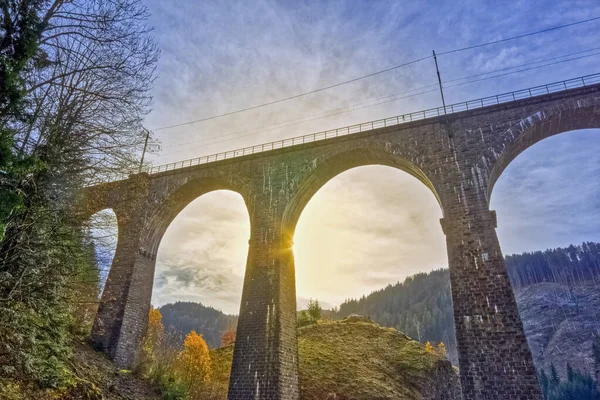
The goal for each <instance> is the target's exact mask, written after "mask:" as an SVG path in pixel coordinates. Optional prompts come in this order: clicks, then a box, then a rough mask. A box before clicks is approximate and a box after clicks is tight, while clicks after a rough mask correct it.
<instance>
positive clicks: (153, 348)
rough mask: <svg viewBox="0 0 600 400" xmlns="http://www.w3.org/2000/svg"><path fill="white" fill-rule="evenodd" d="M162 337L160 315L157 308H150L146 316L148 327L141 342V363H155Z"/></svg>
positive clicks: (162, 328)
mask: <svg viewBox="0 0 600 400" xmlns="http://www.w3.org/2000/svg"><path fill="white" fill-rule="evenodd" d="M163 335H164V327H163V324H162V314H161V313H160V310H159V309H158V308H154V307H151V308H150V313H149V315H148V327H147V328H146V334H145V335H144V339H143V341H142V348H141V363H142V364H150V365H151V364H152V363H154V362H155V361H156V356H157V352H158V349H159V347H160V345H161V342H162V339H163Z"/></svg>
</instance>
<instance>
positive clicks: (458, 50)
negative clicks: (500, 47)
mask: <svg viewBox="0 0 600 400" xmlns="http://www.w3.org/2000/svg"><path fill="white" fill-rule="evenodd" d="M599 19H600V17H594V18H588V19H584V20H583V21H577V22H572V23H570V24H565V25H558V26H554V27H552V28H546V29H542V30H539V31H535V32H530V33H525V34H522V35H517V36H512V37H509V38H505V39H498V40H493V41H491V42H486V43H480V44H476V45H473V46H467V47H462V48H459V49H454V50H448V51H443V52H441V53H437V55H438V56H444V55H447V54H453V53H458V52H460V51H465V50H472V49H477V48H479V47H484V46H490V45H492V44H498V43H504V42H508V41H509V40H515V39H521V38H524V37H528V36H533V35H539V34H540V33H547V32H551V31H555V30H558V29H563V28H567V27H569V26H574V25H579V24H585V23H586V22H592V21H596V20H599Z"/></svg>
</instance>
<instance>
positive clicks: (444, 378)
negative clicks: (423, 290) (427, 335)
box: [211, 317, 460, 400]
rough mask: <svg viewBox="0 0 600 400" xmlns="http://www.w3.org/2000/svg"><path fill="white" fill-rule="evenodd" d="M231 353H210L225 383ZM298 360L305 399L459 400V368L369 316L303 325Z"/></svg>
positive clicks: (219, 378)
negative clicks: (369, 318)
mask: <svg viewBox="0 0 600 400" xmlns="http://www.w3.org/2000/svg"><path fill="white" fill-rule="evenodd" d="M232 357H233V346H228V347H223V348H220V349H216V350H213V351H212V352H211V359H213V360H214V364H216V365H218V366H219V368H218V370H215V371H213V379H214V380H215V381H217V382H221V383H222V386H223V387H226V384H227V383H228V382H229V372H230V369H231V359H232ZM298 363H299V372H300V373H299V375H300V382H299V383H300V398H301V399H302V400H323V399H355V400H371V399H398V400H442V399H443V400H454V399H460V388H459V380H458V375H457V371H456V370H455V369H454V368H453V367H452V365H451V364H450V362H449V361H448V360H447V359H446V358H445V357H443V356H442V355H440V354H439V353H437V352H436V351H435V350H434V351H427V350H426V349H425V346H424V345H423V344H422V343H419V342H417V341H414V340H411V339H410V338H409V337H407V336H406V335H404V334H403V333H401V332H398V331H396V330H395V329H390V328H384V327H382V326H380V325H377V324H376V323H374V322H372V321H370V320H368V319H367V318H364V317H349V318H347V319H345V320H342V321H321V322H319V323H317V324H313V325H309V326H306V327H303V328H300V329H299V330H298ZM221 398H222V399H225V393H224V391H223V393H222V394H221V396H220V397H216V399H221Z"/></svg>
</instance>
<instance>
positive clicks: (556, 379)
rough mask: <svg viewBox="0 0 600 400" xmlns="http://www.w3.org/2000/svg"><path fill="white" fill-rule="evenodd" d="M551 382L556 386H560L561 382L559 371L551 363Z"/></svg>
mask: <svg viewBox="0 0 600 400" xmlns="http://www.w3.org/2000/svg"><path fill="white" fill-rule="evenodd" d="M550 383H551V384H552V385H554V386H558V384H559V383H560V376H558V372H557V371H556V368H555V367H554V364H551V365H550Z"/></svg>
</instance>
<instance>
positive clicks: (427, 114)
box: [111, 73, 600, 181]
mask: <svg viewBox="0 0 600 400" xmlns="http://www.w3.org/2000/svg"><path fill="white" fill-rule="evenodd" d="M596 83H600V73H597V74H592V75H586V76H582V77H579V78H573V79H568V80H565V81H560V82H554V83H549V84H547V85H540V86H535V87H531V88H527V89H522V90H517V91H515V92H508V93H503V94H498V95H495V96H489V97H483V98H480V99H477V100H470V101H466V102H462V103H456V104H451V105H447V106H446V107H445V108H444V107H436V108H430V109H427V110H422V111H416V112H412V113H409V114H403V115H397V116H395V117H390V118H384V119H379V120H376V121H370V122H366V123H361V124H357V125H350V126H345V127H343V128H337V129H331V130H327V131H322V132H317V133H312V134H309V135H303V136H296V137H292V138H287V139H282V140H276V141H274V142H268V143H263V144H259V145H255V146H249V147H244V148H241V149H237V150H230V151H225V152H222V153H216V154H211V155H208V156H203V157H197V158H191V159H188V160H183V161H177V162H173V163H169V164H163V165H157V166H151V167H147V168H144V169H143V171H144V172H147V173H149V174H157V173H160V172H166V171H172V170H175V169H181V168H187V167H192V166H195V165H200V164H208V163H211V162H215V161H221V160H228V159H231V158H236V157H243V156H246V155H250V154H257V153H262V152H265V151H271V150H276V149H281V148H284V147H290V146H295V145H299V144H304V143H311V142H317V141H320V140H325V139H331V138H334V137H338V136H345V135H351V134H353V133H359V132H365V131H370V130H373V129H376V128H382V127H388V126H394V125H400V124H403V123H407V122H412V121H418V120H423V119H427V118H432V117H439V116H442V115H445V114H453V113H457V112H461V111H468V110H474V109H477V108H482V107H487V106H492V105H496V104H503V103H509V102H511V101H515V100H521V99H526V98H531V97H536V96H541V95H545V94H550V93H557V92H562V91H566V90H569V89H575V88H581V87H585V86H588V85H593V84H596ZM113 180H118V179H111V181H113Z"/></svg>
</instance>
